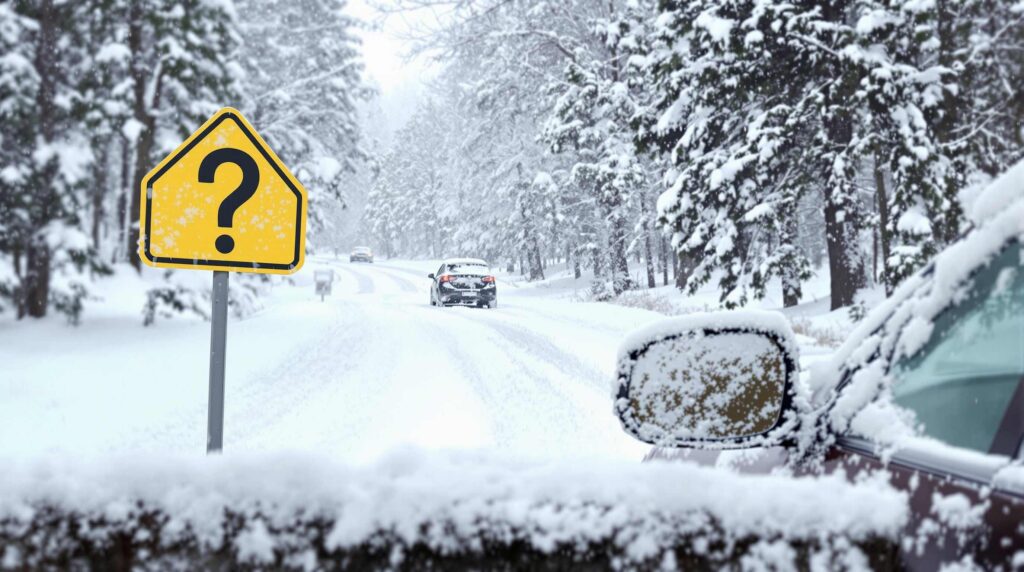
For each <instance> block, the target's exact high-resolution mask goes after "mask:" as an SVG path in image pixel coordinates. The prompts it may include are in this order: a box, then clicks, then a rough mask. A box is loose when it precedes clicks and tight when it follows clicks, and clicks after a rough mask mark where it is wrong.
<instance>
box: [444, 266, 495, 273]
mask: <svg viewBox="0 0 1024 572" xmlns="http://www.w3.org/2000/svg"><path fill="white" fill-rule="evenodd" d="M448 272H453V273H455V274H489V273H490V269H489V268H487V267H486V266H484V265H483V264H449V265H448Z"/></svg>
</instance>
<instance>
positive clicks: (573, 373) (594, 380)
mask: <svg viewBox="0 0 1024 572" xmlns="http://www.w3.org/2000/svg"><path fill="white" fill-rule="evenodd" d="M499 308H500V307H499ZM481 312H484V313H486V314H487V318H486V319H483V320H480V321H479V323H481V324H486V325H487V327H488V328H490V329H491V330H493V331H495V332H497V333H500V334H501V338H499V340H501V339H504V340H506V341H508V342H512V343H516V344H519V345H520V346H521V347H528V348H530V349H531V353H532V354H533V355H535V356H536V357H539V358H542V359H543V360H544V361H546V362H547V363H549V364H550V365H552V366H554V367H555V368H557V369H559V370H561V371H562V372H563V373H564V374H565V375H567V376H568V377H576V378H579V379H584V380H591V385H593V386H594V387H596V388H598V389H601V390H604V389H606V388H607V387H608V383H609V382H608V375H609V374H607V373H605V372H602V371H600V370H599V369H597V368H596V367H594V366H593V365H591V364H587V363H585V362H584V361H583V360H582V359H580V358H579V357H578V356H576V355H575V354H572V353H570V352H568V351H566V350H564V349H562V348H560V347H559V346H558V345H556V344H555V342H554V341H553V340H552V339H551V338H550V337H547V336H544V335H541V334H539V333H537V332H535V331H533V330H530V329H528V328H525V327H523V326H520V325H516V324H510V323H508V322H506V321H505V320H503V319H501V318H498V317H497V316H492V315H491V313H492V311H490V310H481ZM499 312H500V310H499ZM460 317H463V318H466V319H470V318H469V316H460Z"/></svg>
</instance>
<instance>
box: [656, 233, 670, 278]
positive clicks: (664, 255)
mask: <svg viewBox="0 0 1024 572" xmlns="http://www.w3.org/2000/svg"><path fill="white" fill-rule="evenodd" d="M666 242H667V240H666V239H665V235H661V236H660V237H659V240H658V247H659V249H660V250H661V285H662V286H668V245H667V244H666Z"/></svg>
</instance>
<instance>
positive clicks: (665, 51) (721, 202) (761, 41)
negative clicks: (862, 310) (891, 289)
mask: <svg viewBox="0 0 1024 572" xmlns="http://www.w3.org/2000/svg"><path fill="white" fill-rule="evenodd" d="M809 20H810V17H809V16H808V14H807V13H806V12H802V11H801V10H800V8H799V6H795V5H793V4H778V5H776V4H773V3H762V2H753V1H746V0H736V1H726V2H717V1H704V2H700V1H697V2H687V3H685V4H684V5H678V4H676V5H673V6H669V7H668V9H667V10H666V12H665V13H664V14H663V16H662V17H661V18H659V20H658V22H659V24H660V25H661V28H660V29H659V30H657V31H656V34H657V38H656V39H655V41H653V42H652V44H651V45H652V46H653V48H652V51H651V54H650V56H649V57H648V65H649V68H650V69H649V70H648V74H649V77H650V78H651V81H652V83H653V85H652V86H651V87H652V88H653V89H654V90H655V92H656V95H655V101H654V103H653V105H652V110H648V112H647V113H646V114H645V116H646V120H645V121H644V120H642V121H641V122H640V131H639V136H640V138H641V140H642V141H643V142H645V143H646V145H647V146H649V147H651V148H655V149H664V150H668V151H669V152H670V153H671V157H672V158H673V162H674V164H675V169H674V171H673V172H672V173H670V180H669V181H668V183H669V185H670V186H669V189H668V191H666V192H665V193H664V194H663V195H662V197H661V198H660V199H659V210H660V214H661V216H662V217H663V219H664V220H665V221H666V222H667V223H668V224H669V225H670V226H671V227H672V228H673V229H674V231H675V236H674V238H673V243H674V244H675V246H676V248H677V250H678V251H679V254H680V257H681V259H682V260H683V261H684V262H687V264H684V268H685V271H684V273H683V276H682V278H683V279H684V280H685V287H686V289H687V290H688V291H690V292H694V291H696V289H697V288H699V287H700V286H701V285H703V284H705V283H707V282H708V281H710V280H711V279H712V278H713V277H715V276H717V277H718V282H717V286H718V289H719V292H720V296H721V302H722V304H723V305H725V306H726V307H735V306H740V305H743V304H745V303H746V302H747V300H748V299H749V298H750V297H751V296H753V297H756V298H760V297H763V296H764V295H765V289H766V287H767V284H768V282H769V280H770V279H771V278H772V277H775V276H778V277H780V278H781V279H782V283H783V299H784V301H785V303H786V304H787V305H793V304H795V303H797V301H798V300H799V297H800V283H801V282H802V281H803V280H806V279H807V277H808V276H809V264H808V262H807V258H806V256H805V255H804V254H803V252H802V251H801V250H800V249H799V247H798V246H797V244H796V239H797V235H796V221H795V217H796V209H797V205H798V203H799V201H800V199H801V197H802V195H803V194H804V193H806V192H809V188H810V184H811V182H812V181H814V180H815V179H816V178H817V177H816V175H817V174H818V173H815V172H814V171H815V169H816V168H817V169H819V170H820V169H821V166H820V165H822V164H823V163H825V162H826V161H825V160H824V158H823V157H821V156H819V157H812V156H808V150H809V149H814V146H813V145H812V146H808V145H807V143H808V141H809V140H811V139H813V138H814V136H815V134H816V131H817V130H819V129H820V125H818V124H817V123H815V120H816V119H817V118H816V117H815V112H816V111H817V109H816V108H815V106H814V105H813V104H812V103H811V102H810V100H811V99H813V96H814V95H818V96H819V97H820V96H821V95H823V94H822V93H821V91H816V90H815V89H814V88H815V85H814V80H815V79H818V78H815V77H814V73H813V72H814V71H815V70H814V69H813V67H812V68H811V69H808V68H809V67H811V66H812V65H813V64H810V63H808V60H809V61H813V59H811V58H810V57H809V54H806V53H803V52H804V50H802V46H801V45H800V44H798V43H797V42H795V41H794V39H793V38H792V37H790V34H793V33H794V32H795V31H803V29H805V28H811V27H812V26H811V25H810V22H809ZM804 58H807V60H805V59H804ZM794 75H795V76H796V77H795V78H794ZM808 88H810V91H809V92H808V91H805V90H807V89H808ZM818 89H819V90H820V89H821V88H818ZM652 111H653V113H652ZM819 180H820V179H819ZM832 190H834V189H832ZM851 297H852V294H851Z"/></svg>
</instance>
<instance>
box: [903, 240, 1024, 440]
mask: <svg viewBox="0 0 1024 572" xmlns="http://www.w3.org/2000/svg"><path fill="white" fill-rule="evenodd" d="M1021 256H1022V253H1021V247H1020V246H1019V245H1018V244H1016V243H1014V244H1012V245H1011V246H1009V247H1008V248H1006V249H1005V250H1004V251H1003V252H1002V253H1001V254H1000V255H999V256H998V257H997V258H996V259H995V260H994V261H993V262H992V263H991V264H989V265H988V266H987V267H985V268H983V269H981V270H980V271H979V272H978V273H977V274H976V275H975V276H974V277H973V279H972V281H971V282H970V283H969V284H967V287H966V289H965V295H964V296H963V297H962V298H961V299H960V302H959V303H958V304H956V305H954V306H952V307H950V308H949V309H947V310H946V311H944V312H943V313H942V314H941V315H940V316H939V317H938V318H937V319H936V320H935V327H934V329H933V330H932V334H931V338H930V339H929V341H928V342H927V343H926V344H925V346H924V347H923V348H922V349H921V350H920V351H918V352H917V353H916V354H914V355H913V356H910V357H909V358H906V357H904V358H903V359H901V360H900V361H899V362H898V363H897V364H896V365H895V367H894V368H893V375H894V378H895V383H894V385H893V393H894V397H895V401H896V403H897V404H898V405H900V406H902V407H904V408H906V409H909V410H910V411H913V412H914V414H915V416H916V418H917V421H918V422H920V423H921V424H922V425H923V427H924V432H925V434H926V435H928V436H930V437H934V438H936V439H939V440H941V441H944V442H946V443H949V444H951V445H955V446H959V447H965V448H968V449H973V450H976V451H981V452H989V451H990V450H991V448H992V445H993V441H994V439H995V438H996V434H997V432H998V430H999V428H1000V425H1001V424H1002V422H1003V418H1004V416H1005V415H1024V412H1013V411H1010V410H1008V405H1009V403H1010V400H1011V398H1012V397H1013V395H1014V392H1015V391H1016V389H1017V386H1018V385H1019V384H1020V383H1021V378H1022V376H1024V313H1022V310H1024V268H1022V267H1021V266H1022V259H1021ZM1010 454H1012V452H1010Z"/></svg>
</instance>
